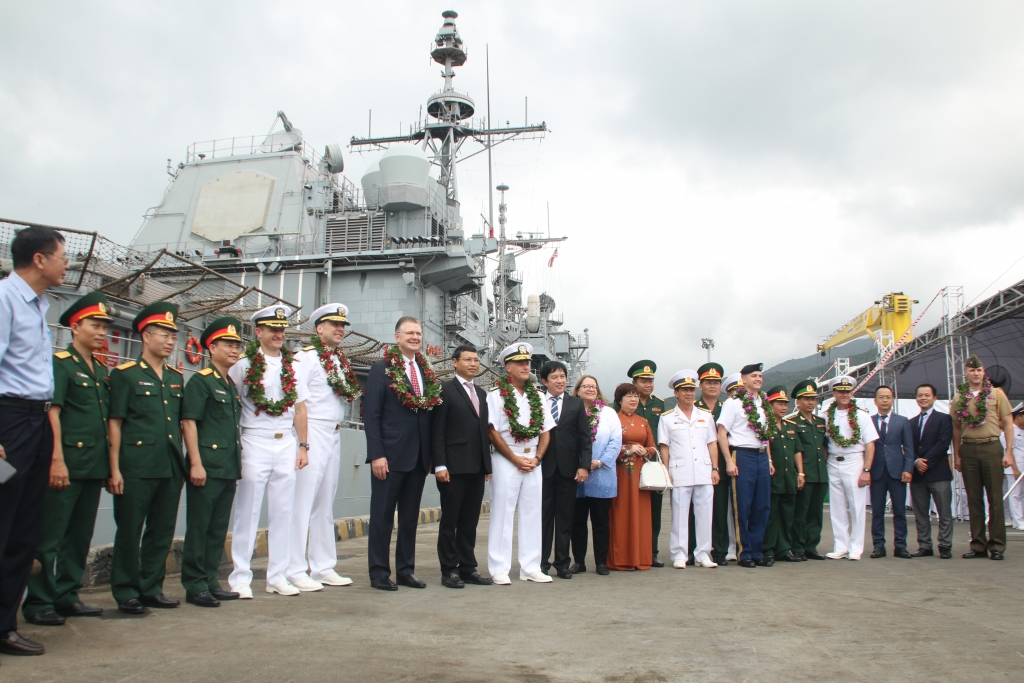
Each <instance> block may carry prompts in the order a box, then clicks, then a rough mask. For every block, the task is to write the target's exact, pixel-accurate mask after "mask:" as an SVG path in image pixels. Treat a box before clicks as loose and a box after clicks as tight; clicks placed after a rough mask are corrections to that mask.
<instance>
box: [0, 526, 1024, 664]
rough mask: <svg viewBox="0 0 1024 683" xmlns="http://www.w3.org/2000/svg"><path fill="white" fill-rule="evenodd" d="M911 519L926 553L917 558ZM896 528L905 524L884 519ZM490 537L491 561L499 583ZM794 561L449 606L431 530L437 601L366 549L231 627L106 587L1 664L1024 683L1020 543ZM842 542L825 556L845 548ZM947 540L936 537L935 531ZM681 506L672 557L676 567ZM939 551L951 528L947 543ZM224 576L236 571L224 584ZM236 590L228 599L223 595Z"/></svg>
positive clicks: (473, 593)
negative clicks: (389, 576)
mask: <svg viewBox="0 0 1024 683" xmlns="http://www.w3.org/2000/svg"><path fill="white" fill-rule="evenodd" d="M907 516H908V517H909V518H910V520H909V521H910V534H911V539H912V540H911V542H910V544H909V545H910V549H911V550H912V551H913V550H915V549H916V540H914V539H915V538H916V536H915V533H914V523H913V519H912V516H911V514H910V513H909V512H908V515H907ZM887 521H888V522H890V523H891V519H889V520H887ZM487 524H488V519H487V517H486V516H484V517H483V518H482V519H481V521H480V526H479V535H478V539H477V559H478V561H479V563H480V568H481V571H483V572H484V573H486V556H487V551H486V546H487ZM868 524H869V529H868V539H869V540H868V548H867V549H866V552H865V554H864V559H862V560H861V561H859V562H854V561H848V560H838V561H833V560H828V561H817V562H816V561H808V562H802V563H794V564H790V563H779V564H776V565H775V566H774V567H771V568H757V569H745V568H741V567H737V566H736V565H735V564H731V565H730V566H729V567H728V568H722V567H720V568H717V569H699V568H694V567H688V568H686V569H685V570H677V569H672V568H671V567H666V568H664V569H651V570H649V571H646V572H612V574H611V575H610V576H598V575H596V574H595V573H594V567H593V560H592V559H588V562H587V566H588V570H589V571H588V572H587V573H586V574H580V575H577V576H574V577H573V578H572V579H571V580H560V579H558V578H557V577H555V578H554V582H553V583H551V584H534V583H528V582H525V581H519V580H518V576H519V574H518V563H514V564H513V569H512V574H511V576H512V579H513V585H511V586H466V588H464V589H461V590H453V589H449V588H445V587H443V586H442V585H441V582H440V569H439V567H438V564H437V553H436V542H437V525H436V524H427V525H422V526H421V527H420V529H419V535H418V544H417V562H418V565H417V567H418V568H417V571H416V574H417V576H419V577H420V578H421V579H423V580H425V581H426V582H427V584H428V587H427V588H426V589H425V590H415V589H411V588H406V587H400V588H399V590H398V591H397V592H383V591H377V590H373V589H371V588H370V585H369V579H368V578H367V573H366V539H365V538H355V539H351V540H346V541H342V542H340V543H339V544H338V552H339V557H340V558H341V559H340V560H339V563H338V571H339V573H341V574H343V575H345V576H350V577H352V578H353V579H354V580H355V585H353V586H348V587H344V588H325V589H324V590H323V591H322V592H318V593H303V594H302V595H299V596H297V597H282V596H279V595H271V594H268V593H266V592H264V587H265V581H264V580H263V577H264V576H265V573H264V572H263V571H262V569H263V568H265V566H266V560H265V559H263V560H261V561H260V562H258V563H256V564H255V565H254V566H255V567H256V568H257V572H256V575H257V579H256V580H255V581H254V582H253V585H252V588H253V592H254V594H255V599H254V600H246V601H232V602H226V603H224V604H223V605H222V606H221V607H219V608H216V609H203V608H199V607H195V606H193V605H188V604H184V597H185V594H184V590H183V589H182V587H181V584H180V582H179V579H178V577H177V576H170V577H168V579H167V581H166V582H165V594H166V595H168V596H169V597H174V598H179V599H181V600H182V601H183V604H182V606H181V607H179V608H177V609H170V610H147V612H146V614H145V615H144V616H127V615H123V614H120V613H119V612H117V610H116V606H115V603H114V601H113V599H112V597H111V595H110V592H109V589H108V588H107V587H101V588H96V589H90V590H88V591H85V592H84V593H83V595H82V598H83V600H84V601H85V602H86V603H88V604H93V605H98V606H101V607H103V608H105V609H106V612H105V614H104V616H103V617H101V618H78V619H69V620H68V623H67V624H65V625H64V626H59V627H39V626H32V625H23V626H22V628H21V632H22V634H23V635H25V636H28V637H30V638H33V639H35V640H37V641H39V642H41V643H43V644H45V645H46V648H47V653H46V654H45V655H44V656H42V657H9V656H0V681H10V682H15V681H62V682H70V681H111V682H113V681H117V682H127V681H139V682H153V681H176V682H186V681H268V682H269V681H273V682H275V683H279V682H286V681H296V682H301V683H314V682H318V681H325V682H326V681H332V682H333V681H397V682H405V681H408V682H417V683H418V682H427V681H459V682H465V683H475V682H478V681H479V682H481V683H483V682H487V683H491V682H494V681H517V682H522V683H546V682H549V681H550V682H556V681H600V682H605V683H633V682H636V683H639V682H641V681H644V682H646V681H734V682H737V683H738V682H741V681H757V682H761V683H768V682H770V681H789V682H795V681H823V680H829V681H870V682H872V683H879V682H881V681H907V682H912V681H928V682H929V683H934V682H935V681H972V682H976V683H981V682H983V681H1021V680H1024V593H1022V591H1021V588H1020V586H1021V582H1022V579H1024V575H1022V568H1024V532H1018V531H1014V530H1013V529H1008V530H1007V532H1008V533H1007V536H1008V538H1009V541H1008V547H1007V551H1006V560H1005V561H1002V562H995V561H992V560H974V561H969V560H964V559H961V558H960V555H961V553H963V552H965V551H966V550H967V549H968V540H969V532H968V527H967V524H966V523H957V524H956V532H955V543H954V547H953V551H954V559H951V560H940V559H939V558H938V557H937V556H936V557H929V558H915V559H912V560H902V559H896V558H894V557H892V554H891V553H892V545H891V543H892V541H891V539H892V530H891V526H890V528H888V529H887V532H886V535H887V538H888V539H889V555H888V557H886V558H884V559H876V560H872V559H869V558H868V554H869V553H870V514H869V515H868ZM825 525H826V529H825V534H826V538H824V539H823V541H822V545H821V547H820V548H819V550H821V551H822V552H826V551H828V550H831V543H832V539H831V529H830V528H829V523H828V516H827V512H826V523H825ZM933 526H934V525H933ZM668 528H669V510H668V506H666V510H665V525H664V526H663V531H662V538H661V548H662V551H661V552H662V556H663V559H667V556H668V552H667V548H668ZM935 532H936V533H937V529H936V531H935ZM225 574H226V572H225ZM226 587H227V586H226V583H225V588H226Z"/></svg>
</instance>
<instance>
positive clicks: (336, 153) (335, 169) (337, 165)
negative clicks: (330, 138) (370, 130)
mask: <svg viewBox="0 0 1024 683" xmlns="http://www.w3.org/2000/svg"><path fill="white" fill-rule="evenodd" d="M324 163H325V164H327V170H328V171H330V172H331V174H336V173H341V172H342V171H344V170H345V160H344V159H342V157H341V145H339V144H338V143H337V142H332V143H331V144H329V145H327V147H325V148H324Z"/></svg>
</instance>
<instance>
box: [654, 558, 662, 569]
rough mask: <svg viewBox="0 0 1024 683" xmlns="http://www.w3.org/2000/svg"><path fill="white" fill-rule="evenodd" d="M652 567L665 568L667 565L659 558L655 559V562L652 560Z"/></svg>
mask: <svg viewBox="0 0 1024 683" xmlns="http://www.w3.org/2000/svg"><path fill="white" fill-rule="evenodd" d="M651 566H652V567H664V566H665V563H664V562H662V561H661V560H659V559H658V558H654V559H653V560H651Z"/></svg>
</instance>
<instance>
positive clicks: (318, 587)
mask: <svg viewBox="0 0 1024 683" xmlns="http://www.w3.org/2000/svg"><path fill="white" fill-rule="evenodd" d="M288 583H290V584H291V585H293V586H295V587H296V588H298V589H299V590H300V591H302V592H303V593H313V592H315V591H322V590H323V589H324V585H323V584H322V583H320V582H319V581H314V580H313V579H311V578H309V577H308V576H306V575H305V574H303V575H302V576H300V577H299V578H298V580H296V581H289V582H288Z"/></svg>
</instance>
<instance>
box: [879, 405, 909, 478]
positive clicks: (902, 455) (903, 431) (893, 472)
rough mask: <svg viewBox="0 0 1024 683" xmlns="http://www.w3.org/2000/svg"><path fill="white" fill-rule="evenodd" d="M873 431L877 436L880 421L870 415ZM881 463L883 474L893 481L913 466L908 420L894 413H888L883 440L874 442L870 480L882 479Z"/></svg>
mask: <svg viewBox="0 0 1024 683" xmlns="http://www.w3.org/2000/svg"><path fill="white" fill-rule="evenodd" d="M871 421H872V422H873V423H874V424H875V431H876V432H878V433H879V434H881V433H882V430H881V429H879V425H880V424H881V419H880V416H879V415H872V416H871ZM882 463H885V472H886V473H887V474H888V475H889V476H890V477H892V478H893V479H899V478H900V475H901V474H903V473H904V472H910V471H911V468H912V467H913V465H914V435H913V434H912V433H911V431H910V420H908V419H907V418H905V417H904V416H902V415H897V414H896V413H892V412H890V413H889V427H888V429H887V430H886V432H885V439H884V441H883V439H882V438H881V437H879V438H878V440H877V441H875V459H874V460H872V461H871V478H872V479H873V480H874V481H878V480H879V479H881V478H882Z"/></svg>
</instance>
